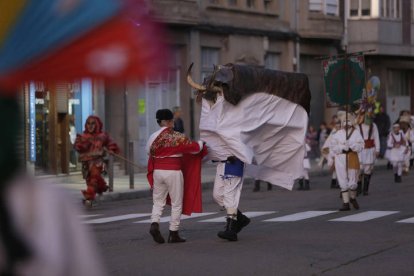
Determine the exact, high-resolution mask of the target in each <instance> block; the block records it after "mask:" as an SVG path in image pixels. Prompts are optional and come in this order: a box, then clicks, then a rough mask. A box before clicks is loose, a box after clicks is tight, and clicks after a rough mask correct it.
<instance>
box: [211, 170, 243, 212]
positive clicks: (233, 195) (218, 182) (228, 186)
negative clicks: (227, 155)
mask: <svg viewBox="0 0 414 276" xmlns="http://www.w3.org/2000/svg"><path fill="white" fill-rule="evenodd" d="M224 166H225V163H218V165H217V170H216V179H215V180H214V188H213V198H214V200H215V201H216V202H217V204H218V205H220V206H222V207H224V208H226V210H227V214H237V208H238V206H239V201H240V194H241V190H242V186H243V177H230V178H224V179H223V175H224Z"/></svg>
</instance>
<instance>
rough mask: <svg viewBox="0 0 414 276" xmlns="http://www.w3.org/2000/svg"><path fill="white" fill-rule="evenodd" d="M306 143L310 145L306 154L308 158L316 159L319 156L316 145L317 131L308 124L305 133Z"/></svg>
mask: <svg viewBox="0 0 414 276" xmlns="http://www.w3.org/2000/svg"><path fill="white" fill-rule="evenodd" d="M306 143H307V144H308V145H309V146H310V148H311V150H310V152H309V154H308V157H309V158H310V159H316V158H318V157H319V147H318V132H317V131H316V130H315V128H314V127H313V126H312V125H310V126H309V127H308V131H307V133H306Z"/></svg>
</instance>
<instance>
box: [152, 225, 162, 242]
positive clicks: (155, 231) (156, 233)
mask: <svg viewBox="0 0 414 276" xmlns="http://www.w3.org/2000/svg"><path fill="white" fill-rule="evenodd" d="M150 234H151V236H152V238H153V239H154V241H155V242H157V243H164V242H165V240H164V238H163V237H162V235H161V232H160V225H159V224H158V223H156V222H153V223H151V228H150Z"/></svg>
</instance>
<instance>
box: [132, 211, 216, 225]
mask: <svg viewBox="0 0 414 276" xmlns="http://www.w3.org/2000/svg"><path fill="white" fill-rule="evenodd" d="M213 214H217V213H193V214H191V216H187V215H181V220H184V219H191V218H198V217H204V216H209V215H213ZM170 219H171V216H168V217H162V218H161V219H160V223H162V222H169V221H170ZM134 223H151V219H146V220H140V221H134Z"/></svg>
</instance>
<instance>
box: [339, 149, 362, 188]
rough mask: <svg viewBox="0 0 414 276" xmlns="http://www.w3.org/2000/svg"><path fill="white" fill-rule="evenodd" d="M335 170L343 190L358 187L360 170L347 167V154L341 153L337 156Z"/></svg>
mask: <svg viewBox="0 0 414 276" xmlns="http://www.w3.org/2000/svg"><path fill="white" fill-rule="evenodd" d="M335 171H336V177H337V179H338V184H339V186H340V187H341V191H343V192H344V191H348V190H355V189H356V188H357V187H358V184H357V182H358V176H359V171H358V170H355V169H349V168H348V170H347V169H346V154H340V155H337V156H336V157H335Z"/></svg>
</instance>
